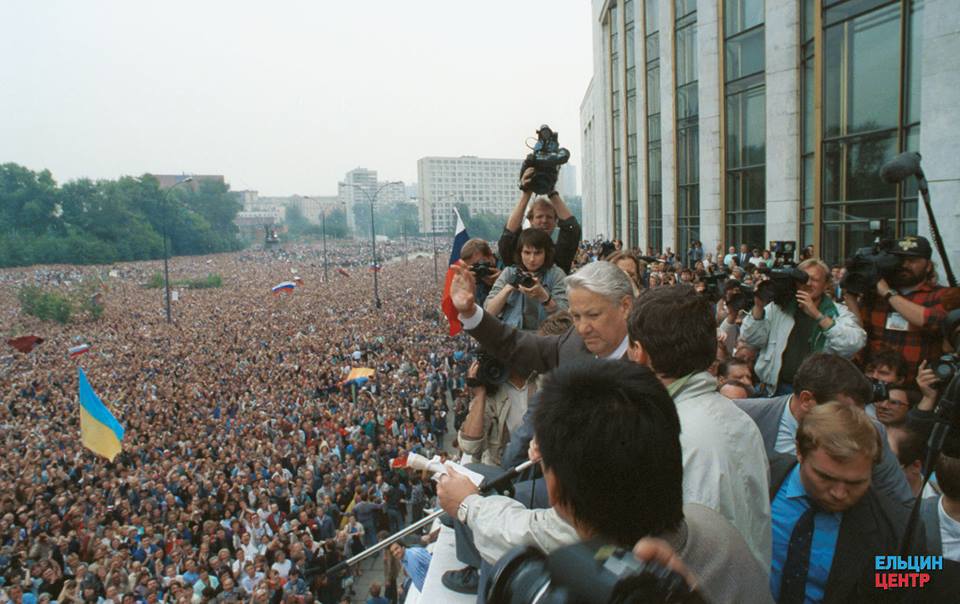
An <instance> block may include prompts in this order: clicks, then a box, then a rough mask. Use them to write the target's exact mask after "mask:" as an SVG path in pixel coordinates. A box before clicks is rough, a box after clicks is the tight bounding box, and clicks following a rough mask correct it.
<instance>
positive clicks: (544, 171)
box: [520, 124, 570, 195]
mask: <svg viewBox="0 0 960 604" xmlns="http://www.w3.org/2000/svg"><path fill="white" fill-rule="evenodd" d="M569 160H570V151H568V150H567V149H564V148H563V147H561V146H560V143H559V142H558V141H557V133H556V132H554V131H553V130H551V129H550V126H547V125H546V124H544V125H543V126H540V129H539V130H537V143H536V145H534V147H533V153H530V154H529V155H527V158H526V159H525V160H524V161H523V165H522V166H521V167H520V178H521V179H522V178H523V173H524V172H525V171H526V170H527V168H533V169H534V173H533V178H531V179H530V182H529V183H528V184H527V186H526V187H524V186H523V185H522V184H521V185H520V188H521V189H522V190H524V191H530V192H533V193H536V194H537V195H546V194H547V193H549V192H550V191H552V190H554V188H556V186H557V177H559V176H560V166H562V165H563V164H565V163H567V162H568V161H569Z"/></svg>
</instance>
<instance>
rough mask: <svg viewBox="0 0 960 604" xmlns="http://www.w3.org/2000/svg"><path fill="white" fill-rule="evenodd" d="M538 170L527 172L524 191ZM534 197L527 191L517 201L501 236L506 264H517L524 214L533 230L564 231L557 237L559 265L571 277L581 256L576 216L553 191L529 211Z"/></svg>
mask: <svg viewBox="0 0 960 604" xmlns="http://www.w3.org/2000/svg"><path fill="white" fill-rule="evenodd" d="M533 174H534V169H533V168H527V169H526V170H524V172H523V175H522V177H521V187H523V188H526V186H527V185H528V184H529V183H530V180H531V179H532V178H533ZM532 196H533V193H532V192H530V191H526V190H524V191H523V192H522V193H521V194H520V199H519V200H517V205H516V207H514V208H513V212H511V213H510V217H509V218H508V219H507V224H506V226H505V227H504V229H503V233H501V234H500V240H499V241H498V242H497V249H498V250H499V252H500V258H501V259H502V260H503V264H504V265H506V266H509V265H511V264H516V263H517V258H516V253H517V236H518V235H519V234H520V228H521V227H522V225H523V217H524V212H526V217H527V220H529V221H530V226H531V227H532V228H535V229H538V230H540V231H543V232H544V233H546V234H547V235H552V234H553V230H554V229H555V228H557V227H558V226H559V227H560V232H559V234H558V235H557V257H556V265H557V266H559V267H560V269H561V270H562V271H563V272H565V273H569V272H570V268H571V267H572V266H573V259H574V258H575V257H576V255H577V248H578V246H579V245H580V235H581V234H582V233H581V229H580V223H579V222H577V218H576V216H574V215H573V213H572V212H570V209H569V208H568V207H567V204H565V203H564V202H563V198H562V197H560V194H559V193H557V192H556V191H551V192H550V193H548V194H547V195H546V197H538V198H537V199H536V200H534V202H533V204H532V205H530V209H529V211H528V210H527V205H528V204H529V203H530V198H531V197H532Z"/></svg>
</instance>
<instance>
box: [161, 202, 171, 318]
mask: <svg viewBox="0 0 960 604" xmlns="http://www.w3.org/2000/svg"><path fill="white" fill-rule="evenodd" d="M163 209H164V212H163V290H164V297H165V298H166V300H167V323H173V317H172V316H171V315H170V267H169V265H168V264H167V214H168V213H169V212H168V208H167V204H166V203H164V204H163Z"/></svg>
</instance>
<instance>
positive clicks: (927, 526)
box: [920, 497, 943, 556]
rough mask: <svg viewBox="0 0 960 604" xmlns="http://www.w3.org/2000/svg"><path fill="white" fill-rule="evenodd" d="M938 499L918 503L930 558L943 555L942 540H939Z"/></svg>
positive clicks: (928, 499) (932, 498)
mask: <svg viewBox="0 0 960 604" xmlns="http://www.w3.org/2000/svg"><path fill="white" fill-rule="evenodd" d="M939 504H940V498H939V497H927V498H926V499H924V500H923V501H921V502H920V519H921V520H923V530H924V531H925V533H926V537H927V553H928V554H930V555H931V556H942V555H943V540H942V539H941V538H940V510H939V509H938V508H939V507H940V506H939Z"/></svg>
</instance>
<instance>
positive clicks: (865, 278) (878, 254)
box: [840, 220, 900, 296]
mask: <svg viewBox="0 0 960 604" xmlns="http://www.w3.org/2000/svg"><path fill="white" fill-rule="evenodd" d="M884 227H885V225H884V221H882V220H871V221H870V230H871V231H873V233H874V241H873V245H871V246H870V247H862V248H860V249H858V250H857V251H856V252H854V254H853V257H852V258H848V259H847V261H846V262H845V263H844V264H845V265H846V268H847V274H846V275H845V276H844V277H843V280H842V281H841V282H840V287H842V288H843V289H844V290H846V291H848V292H850V293H851V294H853V295H855V296H859V295H862V294H867V293H869V292H872V291H873V290H874V289H875V288H876V287H877V282H878V281H880V279H881V278H883V279H890V277H892V276H894V275H895V274H896V271H897V267H899V266H900V257H899V256H896V255H894V254H891V253H890V252H888V251H887V248H888V247H889V244H890V241H889V240H884V241H881V239H880V237H881V235H882V234H883V232H884V230H885V229H884Z"/></svg>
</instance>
